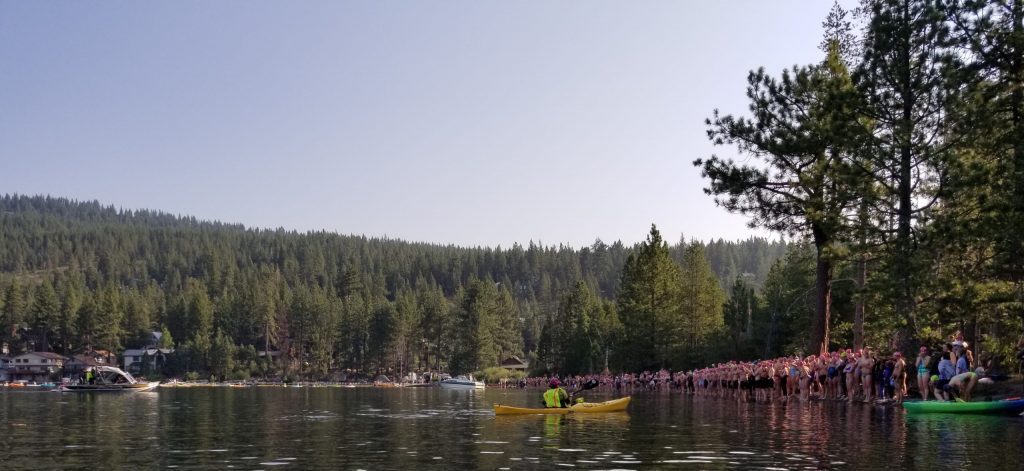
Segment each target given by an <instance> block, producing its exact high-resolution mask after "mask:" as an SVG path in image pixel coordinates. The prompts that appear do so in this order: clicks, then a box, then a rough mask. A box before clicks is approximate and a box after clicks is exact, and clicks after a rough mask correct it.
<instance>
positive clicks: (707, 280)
mask: <svg viewBox="0 0 1024 471" xmlns="http://www.w3.org/2000/svg"><path fill="white" fill-rule="evenodd" d="M681 274H682V276H681V278H682V291H681V293H680V295H681V298H680V301H681V306H682V313H681V316H680V319H681V321H682V322H680V323H679V324H678V325H677V326H671V328H668V327H665V328H664V329H665V330H664V334H663V335H666V336H674V337H677V338H681V339H683V342H682V344H681V345H679V346H678V347H677V350H676V351H675V352H674V357H675V358H676V359H677V361H676V365H682V364H684V363H687V362H686V361H685V360H684V359H686V358H689V359H690V361H689V362H688V363H690V365H691V366H692V365H693V360H694V359H700V360H706V358H705V357H703V356H702V352H704V351H705V350H706V349H705V348H704V347H706V345H707V343H708V340H709V338H710V337H711V336H712V335H713V334H714V333H715V332H716V331H718V330H720V329H721V328H722V327H723V319H722V305H723V304H724V303H725V293H724V292H723V291H722V288H721V287H720V286H719V283H718V278H717V277H715V274H714V273H713V272H712V271H711V266H710V265H709V264H708V260H707V258H706V257H705V256H704V248H703V247H701V246H700V245H699V244H691V245H690V246H689V247H687V248H686V251H685V252H684V255H683V263H682V270H681Z"/></svg>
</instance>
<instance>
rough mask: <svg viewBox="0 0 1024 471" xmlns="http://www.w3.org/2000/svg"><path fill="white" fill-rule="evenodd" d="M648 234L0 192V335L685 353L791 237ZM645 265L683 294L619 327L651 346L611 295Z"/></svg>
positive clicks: (363, 348) (346, 361)
mask: <svg viewBox="0 0 1024 471" xmlns="http://www.w3.org/2000/svg"><path fill="white" fill-rule="evenodd" d="M639 230H644V228H638V231H639ZM650 237H654V238H655V239H654V240H652V239H649V240H648V241H647V242H645V243H644V244H640V245H638V246H637V247H629V246H625V245H624V244H622V243H621V242H615V243H612V244H606V243H604V242H602V241H600V240H598V241H595V242H594V243H593V245H591V246H589V247H583V248H581V249H574V248H571V247H566V246H559V247H543V246H539V245H536V244H533V243H530V244H529V245H527V246H526V247H523V246H519V245H514V246H512V247H510V248H506V249H502V248H460V247H454V246H441V245H431V244H419V243H410V242H404V241H400V240H388V239H374V238H367V237H359V236H343V235H337V234H331V233H324V232H315V233H302V234H300V233H296V232H292V231H285V230H255V229H246V228H245V227H243V226H240V225H231V224H222V223H216V222H203V221H197V220H195V219H194V218H188V217H178V216H172V215H169V214H165V213H160V212H155V211H126V210H118V209H115V208H113V207H107V206H102V205H100V204H99V203H97V202H77V201H73V200H68V199H63V198H51V197H26V196H18V195H7V196H4V197H3V198H2V199H0V271H2V276H0V325H2V326H3V331H2V333H0V335H2V340H3V342H5V343H6V344H7V345H8V348H9V350H11V351H12V353H17V352H21V351H26V350H37V351H56V352H60V353H66V354H70V353H74V352H78V351H83V350H89V349H105V350H112V351H119V350H120V349H123V348H126V347H138V346H141V345H142V344H143V343H144V342H145V340H146V338H147V335H148V333H149V332H150V331H154V330H155V331H164V332H165V335H164V340H163V342H164V343H165V345H164V346H165V347H171V346H173V347H176V354H175V355H174V361H173V362H171V363H170V364H169V365H168V367H167V369H168V371H166V372H165V373H166V374H175V375H179V374H183V373H186V372H194V373H196V374H200V375H204V376H205V375H207V374H212V375H214V376H217V377H221V376H223V377H245V376H248V375H275V376H278V375H291V376H302V377H310V378H326V377H331V376H332V375H335V374H336V373H337V372H339V371H346V372H355V373H357V374H364V375H375V374H378V373H391V374H394V373H403V372H408V371H425V370H445V371H449V370H450V371H452V372H474V371H481V370H483V369H485V368H487V367H493V366H496V365H497V364H498V362H499V361H500V360H502V359H505V358H507V357H509V356H512V355H517V356H520V357H522V358H526V359H529V360H531V364H532V365H533V367H534V368H535V369H537V370H538V371H544V370H557V371H563V372H568V371H571V372H582V371H597V370H600V369H603V368H604V367H605V366H606V364H607V365H608V366H610V367H612V368H621V367H631V368H632V367H636V368H639V367H655V366H668V365H677V366H682V365H692V364H697V362H698V361H703V360H704V359H706V352H704V347H705V346H706V345H707V343H708V342H710V341H712V338H711V337H712V335H715V334H717V333H718V332H719V330H721V326H722V320H721V319H722V317H721V316H722V304H723V303H724V300H725V295H724V292H725V289H724V288H729V287H731V286H732V285H733V284H734V283H735V282H736V281H737V280H740V282H741V283H744V284H745V285H749V286H751V287H758V286H760V285H761V284H762V283H764V282H765V280H766V279H767V278H768V277H769V274H770V271H771V269H772V265H773V263H774V262H775V261H776V260H778V259H779V258H780V257H781V256H782V255H783V254H784V253H785V251H786V247H787V244H786V243H784V242H769V241H767V240H764V239H757V238H752V239H749V240H746V241H741V242H725V241H713V242H709V243H702V242H696V241H690V242H687V241H680V242H678V243H677V244H675V245H672V246H669V245H668V244H666V243H664V242H663V241H662V240H661V238H660V237H661V236H660V234H659V233H658V232H657V230H656V229H654V228H652V229H651V236H650ZM645 251H647V252H652V251H653V252H652V253H651V254H646V252H645ZM654 252H657V253H654ZM645 257H646V258H645ZM657 264H661V265H657ZM649 266H650V267H655V269H648V267H649ZM666 267H668V268H670V269H671V270H672V271H673V272H672V273H671V275H665V274H662V273H661V272H660V271H659V270H662V269H663V268H666ZM651 276H662V277H663V276H672V277H674V279H673V281H672V287H671V289H672V290H674V291H673V292H674V293H677V294H673V296H678V292H680V290H681V289H683V288H686V289H688V293H689V294H688V296H690V297H689V298H688V299H692V300H693V302H692V303H688V304H690V305H691V306H693V310H694V313H693V314H692V315H686V316H684V315H683V313H682V312H676V311H675V310H673V313H671V314H670V317H671V318H664V319H660V321H661V322H665V323H666V324H667V323H669V322H670V321H671V322H672V324H673V326H672V329H670V330H673V329H676V327H677V326H675V325H674V324H675V323H676V321H680V322H681V321H682V320H683V319H692V320H693V321H692V322H689V324H690V327H689V329H688V331H687V332H685V333H684V332H676V331H674V330H673V331H671V332H662V333H660V336H652V335H651V332H649V329H646V328H643V327H640V328H635V329H628V330H627V331H628V332H631V333H642V334H643V335H644V336H645V337H646V338H660V339H661V340H660V341H659V346H658V350H659V351H660V355H661V356H659V357H657V358H656V359H655V357H648V356H646V355H647V354H648V353H649V352H647V351H646V350H645V351H635V352H633V351H629V350H628V349H620V348H619V345H620V343H621V342H622V341H623V339H624V338H625V337H627V336H626V335H625V334H624V333H623V332H624V331H623V326H629V325H630V323H631V322H633V321H634V320H636V319H638V317H637V316H632V317H627V318H626V319H625V322H622V321H620V319H619V313H618V309H617V306H616V300H617V299H618V298H619V296H618V293H620V292H622V291H624V289H623V287H622V284H623V283H627V284H629V285H630V286H636V287H635V288H630V289H629V290H628V291H629V292H630V293H631V294H632V293H634V292H636V294H637V295H638V296H642V295H643V293H642V291H643V289H645V288H644V287H642V286H640V284H641V283H645V282H647V283H650V282H652V280H646V281H645V280H643V279H642V278H644V277H648V278H649V277H651ZM664 302H668V303H671V304H672V305H673V306H674V305H675V304H677V303H678V297H675V298H664ZM634 308H635V307H634V306H632V305H630V306H626V308H625V309H626V311H627V312H628V311H629V310H630V309H634ZM698 311H699V313H698ZM659 315H661V314H659ZM700 316H703V318H701V317H700ZM682 325H683V324H679V326H678V327H681V326H682ZM666 327H667V326H666ZM684 338H685V340H686V345H685V348H684V346H683V339H684ZM262 351H271V352H280V354H281V357H280V358H276V361H267V360H264V358H265V357H262V356H261V355H259V353H258V352H262ZM640 359H643V361H641V360H640ZM606 362H607V363H606Z"/></svg>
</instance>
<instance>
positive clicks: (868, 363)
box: [857, 350, 875, 402]
mask: <svg viewBox="0 0 1024 471" xmlns="http://www.w3.org/2000/svg"><path fill="white" fill-rule="evenodd" d="M874 368H875V359H874V357H873V352H872V351H871V350H865V352H864V356H863V357H862V358H861V359H860V360H858V361H857V369H858V370H860V383H861V392H862V394H863V397H862V398H861V400H863V401H864V402H871V398H872V389H873V386H874V384H873V382H872V381H871V374H872V370H873V369H874Z"/></svg>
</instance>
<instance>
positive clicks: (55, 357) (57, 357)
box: [15, 352, 66, 360]
mask: <svg viewBox="0 0 1024 471" xmlns="http://www.w3.org/2000/svg"><path fill="white" fill-rule="evenodd" d="M29 355H34V356H37V357H39V358H46V359H48V360H65V359H66V358H64V355H58V354H56V353H53V352H28V353H22V354H21V355H18V356H17V357H15V358H19V357H24V356H29Z"/></svg>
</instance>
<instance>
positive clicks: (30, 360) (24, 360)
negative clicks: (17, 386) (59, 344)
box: [8, 352, 66, 383]
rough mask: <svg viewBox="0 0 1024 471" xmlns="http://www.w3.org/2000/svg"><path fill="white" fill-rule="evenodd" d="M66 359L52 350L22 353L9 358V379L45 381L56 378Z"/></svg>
mask: <svg viewBox="0 0 1024 471" xmlns="http://www.w3.org/2000/svg"><path fill="white" fill-rule="evenodd" d="M65 361H66V359H65V358H64V357H63V356H62V355H58V354H56V353H53V352H29V353H23V354H21V355H18V356H16V357H14V358H12V359H11V363H10V367H9V368H8V372H9V375H10V380H11V381H27V382H34V383H45V382H48V381H52V380H56V379H58V378H59V376H60V374H61V373H62V371H63V369H64V362H65Z"/></svg>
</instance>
